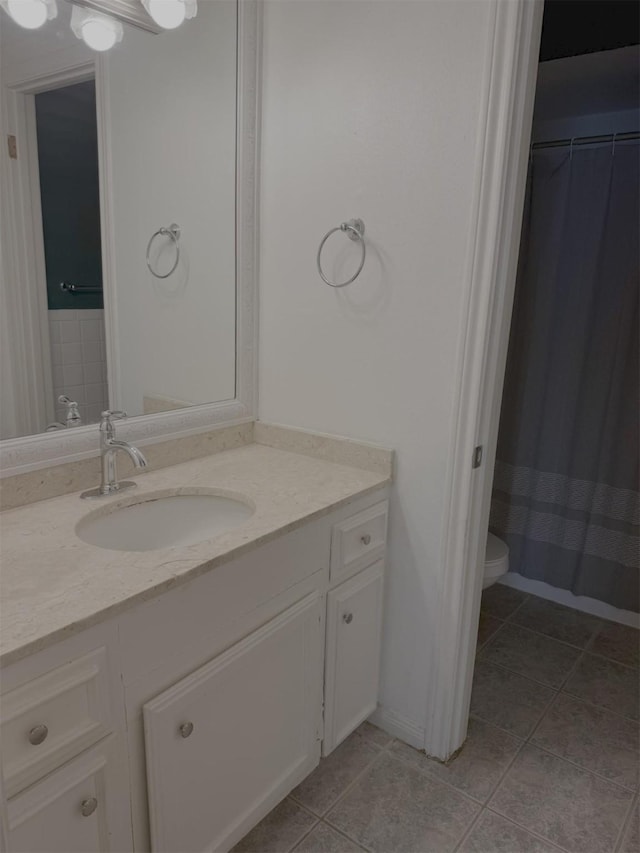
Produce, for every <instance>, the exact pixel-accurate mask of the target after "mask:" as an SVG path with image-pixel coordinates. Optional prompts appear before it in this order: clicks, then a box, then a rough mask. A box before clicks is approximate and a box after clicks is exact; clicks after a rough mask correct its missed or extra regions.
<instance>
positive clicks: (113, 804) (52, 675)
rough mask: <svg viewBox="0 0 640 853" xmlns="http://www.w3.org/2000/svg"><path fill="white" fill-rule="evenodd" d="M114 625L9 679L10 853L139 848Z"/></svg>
mask: <svg viewBox="0 0 640 853" xmlns="http://www.w3.org/2000/svg"><path fill="white" fill-rule="evenodd" d="M117 663H118V648H117V637H116V634H115V631H114V630H113V627H112V626H106V627H104V626H101V627H100V628H98V629H90V630H87V631H85V632H84V633H83V634H80V635H78V636H76V637H73V638H72V639H70V640H67V641H64V642H62V643H59V644H58V645H56V646H53V647H51V648H49V649H46V650H45V651H42V652H38V653H36V654H34V655H32V656H31V657H29V658H26V659H25V660H23V661H20V662H18V663H15V664H13V665H12V666H10V667H8V668H7V669H6V670H4V671H3V674H2V675H3V677H2V694H1V695H0V732H1V736H2V792H3V796H4V798H5V799H4V801H3V803H2V805H3V809H2V817H3V824H4V827H3V829H4V835H5V837H6V846H7V850H8V851H10V853H22V851H24V853H121V851H124V850H128V849H131V844H132V840H131V813H130V797H129V773H128V767H127V757H126V743H125V736H124V728H125V726H124V713H123V707H122V696H121V687H120V679H119V673H118V666H117Z"/></svg>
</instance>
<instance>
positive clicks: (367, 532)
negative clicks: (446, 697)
mask: <svg viewBox="0 0 640 853" xmlns="http://www.w3.org/2000/svg"><path fill="white" fill-rule="evenodd" d="M388 509H389V506H388V501H386V500H385V501H380V502H379V503H375V504H373V506H371V507H367V508H366V509H364V510H363V511H361V512H359V513H354V514H350V515H349V516H347V517H346V518H344V519H341V520H340V521H337V522H336V523H335V524H334V525H333V528H332V534H331V580H330V588H329V591H328V594H327V630H326V657H325V678H324V738H323V742H322V754H323V755H329V753H330V752H332V751H333V750H334V749H335V748H336V746H338V745H339V744H340V743H341V742H342V741H343V740H344V739H345V738H346V737H347V736H348V735H349V734H351V732H352V731H353V730H354V729H356V728H357V727H358V726H359V725H360V723H362V722H363V721H364V720H366V719H367V717H369V716H370V715H371V714H372V713H373V712H374V711H375V709H376V705H377V701H378V687H379V676H380V643H381V637H382V598H383V589H384V553H385V547H386V539H387V516H388Z"/></svg>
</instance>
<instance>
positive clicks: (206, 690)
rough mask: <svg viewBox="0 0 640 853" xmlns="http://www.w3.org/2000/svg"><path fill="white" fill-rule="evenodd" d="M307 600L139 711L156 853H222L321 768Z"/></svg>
mask: <svg viewBox="0 0 640 853" xmlns="http://www.w3.org/2000/svg"><path fill="white" fill-rule="evenodd" d="M321 628H322V619H321V609H320V599H319V596H318V595H317V594H316V593H314V594H312V595H310V596H307V597H306V598H305V599H303V600H302V601H301V602H299V603H298V604H296V605H294V606H293V607H290V608H289V609H288V610H286V611H285V612H284V613H282V614H281V615H280V616H278V617H277V618H276V619H274V620H272V621H271V622H269V623H267V624H266V625H265V626H264V627H263V628H260V629H259V630H258V631H256V632H254V633H253V634H251V635H249V637H247V638H246V639H245V640H242V641H241V642H240V643H238V644H237V645H235V646H233V647H232V648H231V649H229V650H228V651H226V652H224V653H223V654H222V655H220V656H219V657H217V658H215V659H214V660H213V661H211V662H210V663H208V664H206V665H205V666H203V667H201V668H200V669H198V670H196V671H195V672H194V673H192V674H191V675H190V676H188V677H187V678H185V679H183V680H182V681H179V682H178V683H177V684H176V685H174V686H173V687H171V688H169V690H166V691H165V692H164V693H162V694H160V696H158V697H157V698H155V699H153V700H152V701H151V702H148V703H147V704H146V705H145V706H144V728H145V743H146V752H147V780H148V789H149V810H150V823H151V840H152V849H153V850H154V851H169V853H174V851H176V850H180V851H182V853H187V851H195V850H197V851H203V850H215V851H222V850H227V849H229V848H230V847H231V846H232V845H233V844H234V843H235V842H236V841H238V840H239V839H240V838H241V837H242V836H243V835H244V834H245V833H246V832H248V830H249V829H251V828H252V827H253V826H254V825H255V824H256V823H257V822H258V821H259V820H260V819H261V818H262V817H263V816H264V815H265V814H266V813H267V812H268V811H269V810H270V809H271V808H272V807H273V806H274V805H276V803H277V802H279V800H280V799H282V798H283V797H284V796H285V795H286V794H287V793H288V792H289V791H290V790H291V788H293V787H294V786H295V785H296V784H298V782H299V781H301V780H302V779H303V778H304V777H305V776H306V775H307V774H308V773H310V772H311V770H312V769H313V768H314V767H315V766H316V764H317V763H318V761H319V755H320V744H319V737H320V735H319V723H320V709H321V681H322V641H321Z"/></svg>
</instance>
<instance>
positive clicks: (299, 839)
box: [285, 803, 321, 853]
mask: <svg viewBox="0 0 640 853" xmlns="http://www.w3.org/2000/svg"><path fill="white" fill-rule="evenodd" d="M296 805H300V804H299V803H296ZM305 811H306V809H305ZM312 817H314V818H315V822H314V823H313V824H312V825H311V827H310V828H309V830H308V831H306V832H305V833H304V834H303V835H301V836H300V838H298V840H297V841H296V842H295V843H294V844H293V846H291V847H289V848H288V849H287V850H286V851H285V853H293V851H294V850H295V849H296V847H297V846H298V845H299V844H302V842H303V841H304V840H305V838H307V837H308V836H309V835H311V833H312V832H313V830H314V829H315V828H316V826H318V824H319V823H320V822H321V821H320V818H316V816H315V815H312Z"/></svg>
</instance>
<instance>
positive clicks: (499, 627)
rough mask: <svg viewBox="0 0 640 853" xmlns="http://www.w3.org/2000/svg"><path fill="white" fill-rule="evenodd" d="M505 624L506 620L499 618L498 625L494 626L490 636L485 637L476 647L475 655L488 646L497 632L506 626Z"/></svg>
mask: <svg viewBox="0 0 640 853" xmlns="http://www.w3.org/2000/svg"><path fill="white" fill-rule="evenodd" d="M506 626H507V622H505V621H504V620H501V622H500V625H499V626H498V627H497V628H496V630H495V631H494V632H493V634H491V636H490V637H487V639H486V640H485V641H484V643H483V644H482V645H481V646H479V647H478V648H476V655H478V654H480V652H483V651H484V650H485V649H486V648H487V646H490V645H491V643H492V642H493V641H494V640H495V638H496V637H497V636H498V634H499V633H500V632H501V631H503V630H504V629H505V628H506Z"/></svg>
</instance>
